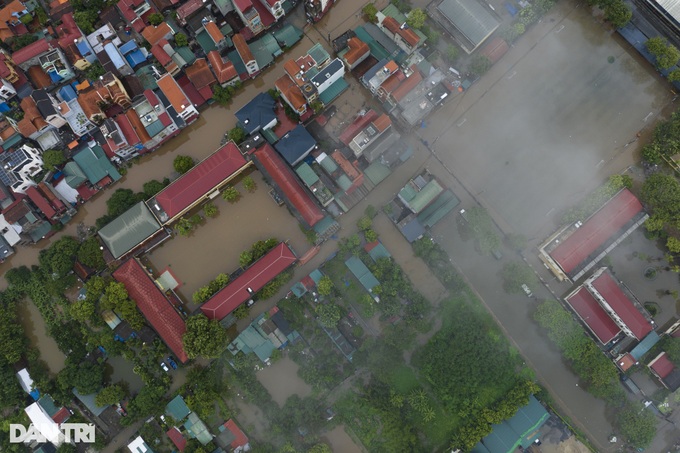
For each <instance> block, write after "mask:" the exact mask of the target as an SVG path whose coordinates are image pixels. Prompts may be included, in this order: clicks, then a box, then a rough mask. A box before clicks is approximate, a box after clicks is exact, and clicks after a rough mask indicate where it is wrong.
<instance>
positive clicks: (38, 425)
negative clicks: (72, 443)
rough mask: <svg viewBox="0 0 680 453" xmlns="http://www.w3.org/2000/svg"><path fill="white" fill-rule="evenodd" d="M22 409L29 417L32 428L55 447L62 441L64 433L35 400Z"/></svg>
mask: <svg viewBox="0 0 680 453" xmlns="http://www.w3.org/2000/svg"><path fill="white" fill-rule="evenodd" d="M24 411H25V412H26V415H28V418H30V419H31V423H32V424H33V428H34V429H36V430H37V431H38V432H39V433H40V434H42V435H43V436H44V437H45V438H46V439H47V440H49V441H50V442H51V443H53V444H54V445H55V446H57V447H58V446H59V445H61V444H62V443H63V442H64V434H63V433H62V432H61V430H60V429H59V425H58V424H57V423H56V422H55V421H54V420H52V418H51V417H50V416H49V415H47V412H45V409H43V408H42V406H40V404H38V403H37V402H35V403H33V404H31V405H30V406H28V407H27V408H26V409H24Z"/></svg>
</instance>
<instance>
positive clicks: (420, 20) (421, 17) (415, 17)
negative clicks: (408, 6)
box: [406, 8, 427, 30]
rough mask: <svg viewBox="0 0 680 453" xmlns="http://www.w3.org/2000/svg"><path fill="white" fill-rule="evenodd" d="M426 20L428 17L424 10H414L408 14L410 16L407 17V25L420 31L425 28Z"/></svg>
mask: <svg viewBox="0 0 680 453" xmlns="http://www.w3.org/2000/svg"><path fill="white" fill-rule="evenodd" d="M425 19H427V15H426V14H425V12H424V11H423V10H422V9H420V8H413V9H412V10H411V11H410V12H409V13H408V16H406V24H407V25H408V26H409V27H411V28H415V29H416V30H418V29H420V28H423V25H425Z"/></svg>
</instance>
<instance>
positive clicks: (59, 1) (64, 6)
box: [49, 0, 73, 21]
mask: <svg viewBox="0 0 680 453" xmlns="http://www.w3.org/2000/svg"><path fill="white" fill-rule="evenodd" d="M72 12H73V7H72V6H71V2H69V1H68V0H52V1H51V2H50V3H49V14H50V18H51V19H52V20H53V21H58V20H60V19H61V17H62V16H63V15H64V14H67V13H72Z"/></svg>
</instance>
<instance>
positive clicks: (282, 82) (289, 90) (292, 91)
mask: <svg viewBox="0 0 680 453" xmlns="http://www.w3.org/2000/svg"><path fill="white" fill-rule="evenodd" d="M274 85H275V86H276V89H277V90H279V91H280V92H281V93H282V94H283V96H284V97H285V98H286V99H288V101H289V102H290V103H291V104H293V105H292V107H293V109H295V110H296V111H298V110H300V109H302V107H304V105H305V104H306V103H307V102H306V101H305V97H304V96H303V95H302V91H300V88H299V87H298V86H297V84H296V83H295V82H293V81H292V80H291V79H290V77H288V74H284V75H282V76H281V77H279V78H278V79H277V80H276V82H274Z"/></svg>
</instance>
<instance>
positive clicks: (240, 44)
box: [232, 33, 255, 65]
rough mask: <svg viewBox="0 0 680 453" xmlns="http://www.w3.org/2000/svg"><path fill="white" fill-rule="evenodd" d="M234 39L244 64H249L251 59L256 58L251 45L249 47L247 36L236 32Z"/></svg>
mask: <svg viewBox="0 0 680 453" xmlns="http://www.w3.org/2000/svg"><path fill="white" fill-rule="evenodd" d="M232 41H233V42H234V47H236V51H237V52H238V54H239V56H240V57H241V60H243V63H244V64H246V65H247V64H248V62H249V61H253V60H255V57H254V56H253V53H252V52H251V51H250V47H248V43H246V38H244V37H243V35H242V34H241V33H236V34H235V35H234V37H233V38H232Z"/></svg>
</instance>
